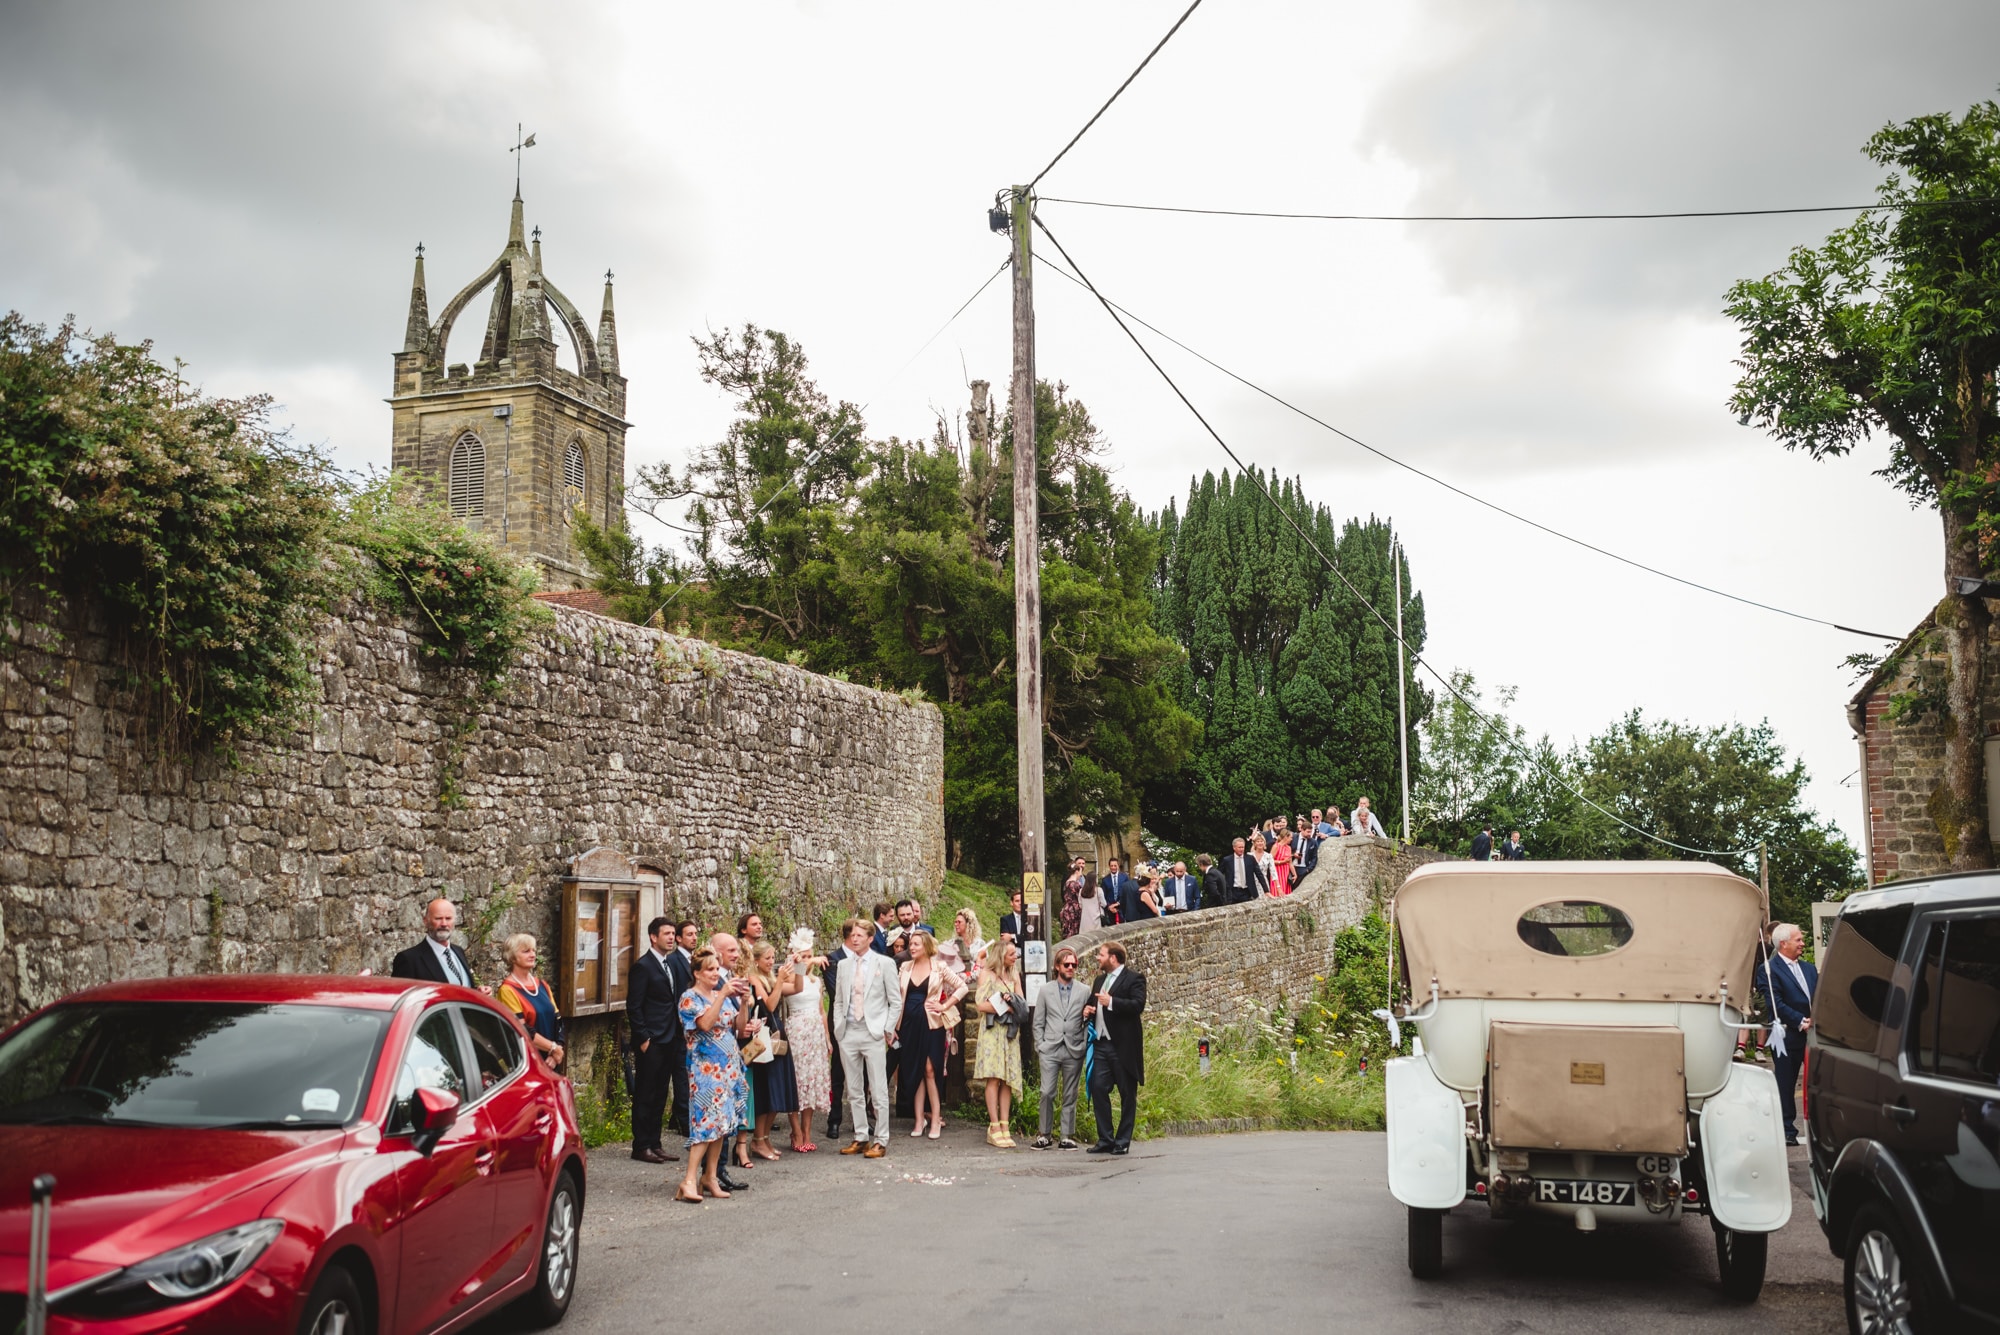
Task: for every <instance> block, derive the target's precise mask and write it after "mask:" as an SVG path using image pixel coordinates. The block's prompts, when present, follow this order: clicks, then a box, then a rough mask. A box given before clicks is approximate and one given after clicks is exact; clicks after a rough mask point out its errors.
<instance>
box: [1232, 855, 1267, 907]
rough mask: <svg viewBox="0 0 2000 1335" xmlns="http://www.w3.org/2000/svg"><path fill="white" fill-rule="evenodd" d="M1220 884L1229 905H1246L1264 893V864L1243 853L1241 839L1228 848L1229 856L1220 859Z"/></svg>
mask: <svg viewBox="0 0 2000 1335" xmlns="http://www.w3.org/2000/svg"><path fill="white" fill-rule="evenodd" d="M1222 884H1223V887H1224V891H1223V893H1224V895H1225V896H1226V898H1227V902H1229V903H1231V904H1247V903H1249V902H1250V901H1251V900H1253V899H1256V898H1257V897H1258V896H1259V895H1262V894H1264V893H1265V890H1266V884H1265V880H1264V864H1263V863H1261V862H1259V861H1257V859H1256V858H1254V857H1252V856H1251V855H1250V854H1249V853H1248V852H1246V851H1245V849H1244V844H1243V841H1242V840H1241V839H1238V840H1237V841H1236V842H1235V843H1233V844H1231V845H1230V846H1229V856H1227V857H1225V858H1224V859H1222Z"/></svg>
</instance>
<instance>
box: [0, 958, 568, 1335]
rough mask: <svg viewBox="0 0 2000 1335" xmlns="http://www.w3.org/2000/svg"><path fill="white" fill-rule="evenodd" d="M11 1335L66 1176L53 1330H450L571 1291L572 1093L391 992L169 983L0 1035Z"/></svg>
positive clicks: (541, 1314)
mask: <svg viewBox="0 0 2000 1335" xmlns="http://www.w3.org/2000/svg"><path fill="white" fill-rule="evenodd" d="M0 1163H4V1164H5V1165H7V1167H6V1168H5V1169H0V1331H12V1330H14V1329H16V1326H17V1323H18V1321H19V1320H20V1317H21V1313H22V1310H23V1304H24V1302H25V1299H24V1296H23V1295H24V1294H25V1292H26V1290H27V1266H28V1259H27V1258H28V1242H29V1238H28V1233H29V1229H28V1219H29V1183H30V1181H31V1180H32V1179H33V1178H34V1177H35V1176H36V1175H38V1174H42V1173H50V1174H53V1175H54V1176H55V1179H56V1189H55V1205H54V1213H53V1216H52V1220H51V1239H50V1247H49V1256H50V1263H49V1278H48V1285H49V1295H50V1304H49V1306H50V1316H49V1329H50V1330H51V1331H64V1332H90V1335H127V1333H128V1332H141V1331H144V1332H162V1331H190V1332H193V1331H231V1332H250V1331H284V1332H289V1331H294V1330H296V1331H300V1332H307V1333H309V1335H368V1333H369V1332H373V1331H383V1332H419V1331H442V1330H450V1329H456V1328H458V1327H460V1326H463V1325H466V1324H469V1323H470V1322H472V1321H474V1320H476V1319H478V1318H479V1317H482V1316H486V1315H489V1314H490V1313H492V1312H493V1311H495V1310H496V1309H497V1308H499V1307H500V1306H502V1305H503V1304H506V1303H508V1302H510V1301H513V1300H515V1299H517V1298H518V1299H523V1300H524V1303H525V1306H527V1307H528V1308H529V1309H531V1312H532V1314H533V1315H534V1316H535V1317H536V1318H538V1319H539V1320H540V1321H542V1322H544V1323H550V1324H552V1323H554V1322H556V1321H559V1320H561V1319H562V1316H563V1313H564V1312H565V1311H566V1310H567V1309H568V1307H569V1301H570V1295H571V1294H572V1293H573V1292H574V1291H575V1288H576V1264H577V1233H578V1228H579V1225H580V1224H581V1222H582V1218H583V1177H584V1154H583V1141H582V1138H581V1136H579V1134H578V1132H577V1124H576V1109H575V1107H574V1104H573V1102H572V1100H571V1096H570V1092H569V1084H568V1082H567V1081H565V1080H563V1079H561V1078H560V1077H558V1076H556V1075H554V1074H552V1073H551V1072H550V1071H549V1070H548V1068H547V1067H545V1066H543V1065H542V1063H541V1060H540V1058H538V1057H536V1056H533V1055H531V1049H530V1047H529V1044H528V1043H527V1041H526V1039H525V1036H524V1035H523V1034H522V1031H521V1029H520V1027H519V1026H518V1025H517V1024H516V1023H515V1021H514V1020H513V1018H512V1017H511V1016H510V1015H509V1014H508V1013H507V1012H506V1011H504V1010H502V1009H501V1008H500V1007H499V1006H497V1005H495V1004H493V1003H492V1002H491V1001H489V1000H488V999H486V998H485V997H482V996H480V995H479V994H478V993H476V992H469V991H467V990H465V989H463V988H458V987H445V986H438V985H433V984H429V983H411V982H406V981H403V980H400V979H387V978H335V977H272V976H254V975H252V976H235V977H212V978H164V979H156V980H152V981H147V982H132V983H120V984H116V985H113V986H110V987H100V988H95V989H92V990H91V991H88V992H79V993H77V994H76V995H75V996H72V997H67V998H65V999H64V1000H62V1001H60V1002H57V1003H56V1004H55V1005H53V1006H50V1007H47V1008H46V1009H43V1010H40V1011H37V1012H36V1013H35V1014H33V1015H31V1016H29V1017H28V1018H27V1019H25V1020H23V1021H21V1022H20V1023H19V1024H17V1025H15V1026H14V1027H13V1028H12V1029H10V1030H8V1031H7V1033H6V1034H5V1035H4V1036H0Z"/></svg>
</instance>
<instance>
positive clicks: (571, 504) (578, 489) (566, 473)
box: [563, 440, 584, 520]
mask: <svg viewBox="0 0 2000 1335" xmlns="http://www.w3.org/2000/svg"><path fill="white" fill-rule="evenodd" d="M583 499H584V487H583V445H582V444H581V443H580V442H578V441H574V440H573V441H571V442H570V443H569V448H568V449H566V450H564V451H563V518H564V519H565V520H568V519H569V518H570V517H571V516H572V515H574V514H575V512H576V509H577V507H578V506H580V505H582V504H583Z"/></svg>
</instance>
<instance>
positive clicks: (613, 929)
mask: <svg viewBox="0 0 2000 1335" xmlns="http://www.w3.org/2000/svg"><path fill="white" fill-rule="evenodd" d="M570 867H571V874H570V875H568V876H565V877H563V880H562V906H561V913H562V921H561V924H560V928H559V933H558V935H559V938H560V953H559V957H558V962H559V967H560V969H561V971H562V972H561V974H560V977H561V978H562V979H563V980H565V981H563V982H562V983H560V984H559V987H560V988H561V991H560V993H559V995H561V996H562V998H563V1002H564V1007H563V1008H564V1011H565V1013H567V1014H569V1015H597V1014H601V1013H603V1012H605V1011H614V1010H623V1009H624V1008H625V995H626V986H627V982H628V979H629V977H630V974H631V970H632V960H633V959H634V958H635V956H636V953H637V952H638V951H640V950H642V949H644V948H645V937H646V923H647V922H648V921H649V920H650V919H651V918H653V917H654V916H655V915H657V914H659V913H660V911H661V906H662V904H663V902H664V900H665V892H666V877H665V874H664V873H663V872H661V871H660V870H659V869H657V868H654V867H650V866H647V865H645V864H643V863H638V862H635V861H633V860H632V859H630V858H627V857H626V856H625V855H624V854H622V853H618V852H615V851H614V850H611V849H605V848H598V849H592V850H591V851H590V852H588V853H585V854H583V855H582V856H580V857H578V858H576V859H574V860H573V861H572V862H571V864H570ZM552 981H553V980H552Z"/></svg>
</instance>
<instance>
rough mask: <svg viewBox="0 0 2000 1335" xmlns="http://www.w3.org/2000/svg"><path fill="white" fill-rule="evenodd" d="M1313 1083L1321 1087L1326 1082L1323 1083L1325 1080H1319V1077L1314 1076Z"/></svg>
mask: <svg viewBox="0 0 2000 1335" xmlns="http://www.w3.org/2000/svg"><path fill="white" fill-rule="evenodd" d="M1313 1083H1314V1084H1315V1085H1323V1084H1325V1083H1326V1081H1325V1080H1324V1079H1323V1078H1321V1077H1320V1076H1314V1077H1313Z"/></svg>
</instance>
